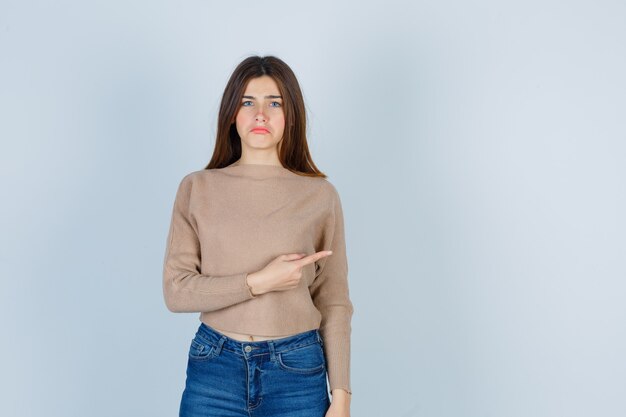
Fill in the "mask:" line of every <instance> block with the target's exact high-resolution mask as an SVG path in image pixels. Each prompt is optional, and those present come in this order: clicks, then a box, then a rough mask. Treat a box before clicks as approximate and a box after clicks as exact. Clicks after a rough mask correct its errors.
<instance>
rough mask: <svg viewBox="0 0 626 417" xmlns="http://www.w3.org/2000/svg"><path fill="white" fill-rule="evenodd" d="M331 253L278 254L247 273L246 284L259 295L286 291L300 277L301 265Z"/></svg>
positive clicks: (294, 284)
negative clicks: (254, 270)
mask: <svg viewBox="0 0 626 417" xmlns="http://www.w3.org/2000/svg"><path fill="white" fill-rule="evenodd" d="M332 253H333V252H332V251H329V250H326V251H320V252H316V253H314V254H313V255H309V256H305V255H306V254H305V253H290V254H287V255H279V256H278V257H276V258H275V259H274V260H273V261H272V262H270V263H269V264H267V265H266V266H265V268H263V269H261V270H260V271H257V272H254V273H252V274H248V285H249V286H250V288H251V289H252V294H254V295H259V294H264V293H266V292H270V291H286V290H291V289H293V288H296V287H297V286H298V285H299V284H300V278H302V267H304V266H305V265H308V264H311V263H313V262H316V261H317V260H318V259H321V258H323V257H324V256H328V255H331V254H332Z"/></svg>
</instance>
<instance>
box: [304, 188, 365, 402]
mask: <svg viewBox="0 0 626 417" xmlns="http://www.w3.org/2000/svg"><path fill="white" fill-rule="evenodd" d="M331 189H332V198H331V209H330V215H329V220H328V221H327V223H326V226H325V229H324V237H323V240H322V241H323V247H322V248H319V249H318V250H332V251H333V253H332V255H329V256H325V257H323V258H321V259H320V260H319V261H317V264H318V266H319V269H318V271H317V273H316V278H315V280H314V281H313V284H312V285H311V287H310V292H311V298H312V300H313V303H314V304H315V306H316V307H317V309H318V310H319V311H320V313H321V315H322V322H321V324H320V334H321V336H322V339H323V343H324V351H325V356H326V362H327V365H328V379H329V382H330V389H331V391H332V390H333V389H335V388H342V389H344V390H346V391H348V392H349V393H352V391H351V387H350V336H351V330H352V329H351V319H352V313H353V311H354V308H353V305H352V302H351V301H350V295H349V289H348V260H347V257H346V243H345V234H344V221H343V210H342V207H341V200H340V198H339V194H338V193H337V190H336V189H335V187H334V186H332V184H331Z"/></svg>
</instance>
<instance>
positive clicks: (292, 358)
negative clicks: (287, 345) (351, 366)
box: [277, 342, 326, 374]
mask: <svg viewBox="0 0 626 417" xmlns="http://www.w3.org/2000/svg"><path fill="white" fill-rule="evenodd" d="M277 358H278V365H279V366H280V367H281V368H282V369H284V370H285V371H289V372H294V373H299V374H310V373H315V372H320V371H322V370H324V369H325V368H326V359H325V357H324V349H322V345H321V344H320V343H319V342H318V343H311V344H309V345H306V346H300V347H297V348H294V349H291V350H286V351H283V352H280V353H278V354H277Z"/></svg>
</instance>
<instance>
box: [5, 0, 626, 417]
mask: <svg viewBox="0 0 626 417" xmlns="http://www.w3.org/2000/svg"><path fill="white" fill-rule="evenodd" d="M624 22H626V6H625V5H624V2H620V1H594V2H592V1H545V0H544V1H517V2H510V1H507V2H503V1H439V2H424V1H411V2H409V1H406V2H400V1H385V2H384V3H383V2H382V1H380V2H378V1H377V2H371V1H370V2H367V1H366V2H363V1H343V2H330V1H317V2H291V1H289V2H287V1H273V2H252V1H238V2H217V1H206V0H205V1H114V0H107V1H75V0H74V1H67V0H66V1H38V2H37V1H24V0H22V1H7V0H2V1H1V2H0V139H1V149H0V172H1V183H0V190H1V194H2V204H1V206H0V230H1V232H0V235H1V236H2V237H1V240H0V242H1V243H0V245H1V246H0V262H1V268H2V274H1V280H2V281H1V284H2V287H1V290H0V325H1V334H2V344H1V347H0V361H1V362H0V369H2V371H0V384H1V385H0V392H2V400H1V401H0V415H3V416H24V417H26V416H47V417H57V416H58V417H69V416H80V417H84V416H90V417H100V416H102V417H105V416H106V417H111V416H133V417H134V416H152V417H157V416H163V417H165V416H174V415H178V414H177V413H178V405H179V401H180V395H181V393H182V389H183V385H184V378H185V374H184V373H185V366H186V354H187V349H188V344H189V341H190V340H191V338H192V336H193V333H194V332H195V330H196V328H197V326H198V325H199V321H198V315H197V314H174V313H171V312H169V311H168V310H167V309H166V307H165V304H164V301H163V298H162V289H161V279H162V275H161V273H162V261H163V255H164V249H165V238H166V233H167V229H168V227H169V220H170V215H171V209H172V204H173V200H174V195H175V191H176V186H177V185H178V183H179V181H180V179H181V178H182V177H183V176H184V175H185V174H186V173H189V172H191V171H194V170H198V169H201V168H203V167H204V166H205V165H206V163H207V162H208V160H209V159H210V156H211V152H212V150H213V146H214V137H215V129H216V120H217V110H218V106H219V100H220V98H221V94H222V92H223V89H224V87H225V85H226V81H227V79H228V77H229V76H230V74H231V72H232V71H233V70H234V68H235V66H236V65H237V64H238V63H239V62H240V61H241V60H243V59H244V58H245V57H247V56H249V55H251V54H259V55H276V56H278V57H279V58H281V59H283V60H285V61H286V62H287V63H288V64H289V65H290V66H291V67H292V69H293V70H294V72H295V73H296V75H297V76H298V79H299V81H300V83H301V87H302V89H303V92H304V95H305V100H306V105H307V110H308V117H309V127H308V131H309V144H310V149H311V152H312V155H313V158H314V160H315V162H316V164H317V165H318V167H320V169H322V171H324V172H325V173H327V174H328V175H329V180H330V181H331V182H332V183H333V184H335V186H336V187H337V189H338V190H339V192H340V195H341V198H342V203H343V207H344V213H345V214H344V215H345V221H346V233H347V245H348V256H349V264H350V275H349V280H350V286H351V287H350V288H351V297H352V300H353V303H354V307H355V313H354V317H353V333H352V381H353V382H352V388H353V392H354V395H353V398H352V416H353V417H389V416H394V417H405V416H406V417H408V416H425V417H439V416H442V417H443V416H446V417H448V416H449V417H459V416H462V417H465V416H467V417H474V416H475V417H488V416H493V417H500V416H506V417H517V416H520V417H528V416H533V417H539V416H546V417H553V416H568V417H574V416H592V415H594V416H603V417H609V416H623V415H626V397H625V396H624V393H625V392H626V360H625V357H624V352H626V324H625V323H626V307H625V302H624V300H625V296H626V281H625V278H626V266H625V264H624V260H625V258H626V243H625V233H626V222H625V220H624V213H625V212H626V187H625V185H624V184H625V179H626V168H625V167H626V144H625V139H626V127H625V122H624V120H625V117H624V116H625V97H626V88H625V87H626V81H625V77H624V74H626V54H625V53H624V51H625V50H624V45H625V41H626V29H625V27H626V25H624Z"/></svg>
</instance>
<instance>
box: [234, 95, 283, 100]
mask: <svg viewBox="0 0 626 417" xmlns="http://www.w3.org/2000/svg"><path fill="white" fill-rule="evenodd" d="M242 98H255V97H254V96H243V97H242ZM265 98H280V99H282V98H283V97H282V96H274V95H269V96H265Z"/></svg>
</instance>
